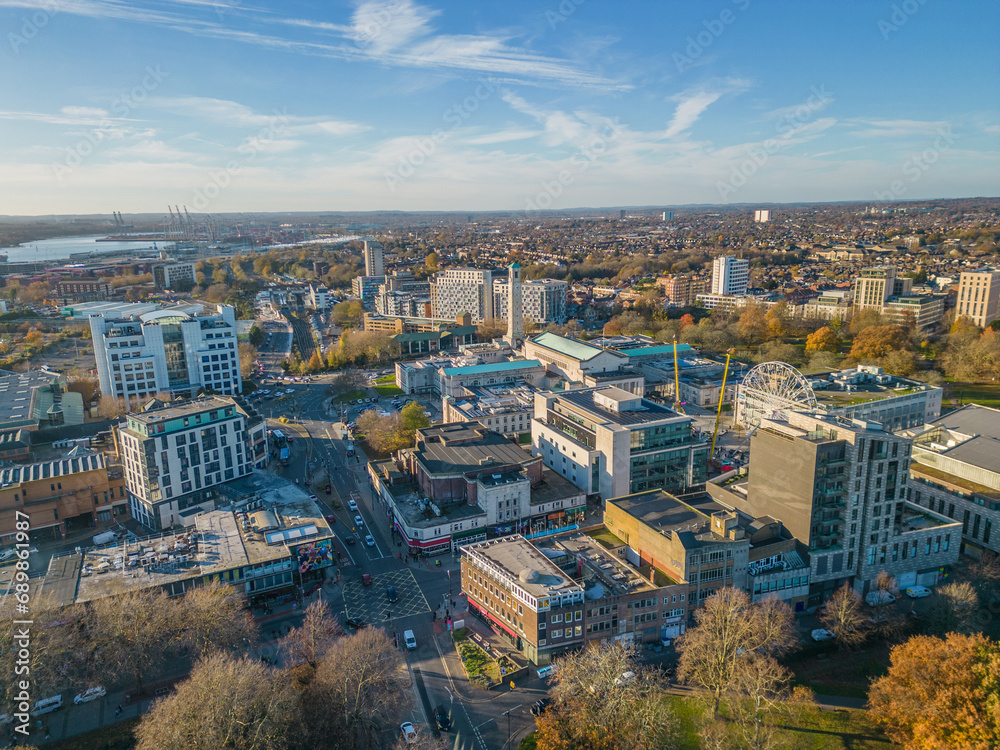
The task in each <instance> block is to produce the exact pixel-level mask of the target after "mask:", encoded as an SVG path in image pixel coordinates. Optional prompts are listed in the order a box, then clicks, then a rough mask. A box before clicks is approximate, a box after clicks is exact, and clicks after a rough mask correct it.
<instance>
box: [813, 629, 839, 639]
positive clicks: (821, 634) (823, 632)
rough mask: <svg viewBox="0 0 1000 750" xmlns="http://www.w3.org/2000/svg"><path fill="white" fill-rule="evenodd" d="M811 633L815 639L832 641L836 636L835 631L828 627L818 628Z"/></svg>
mask: <svg viewBox="0 0 1000 750" xmlns="http://www.w3.org/2000/svg"><path fill="white" fill-rule="evenodd" d="M810 635H811V636H812V639H813V640H814V641H830V640H833V638H834V635H833V633H831V632H830V631H829V630H827V629H826V628H816V629H815V630H813V631H812V633H810Z"/></svg>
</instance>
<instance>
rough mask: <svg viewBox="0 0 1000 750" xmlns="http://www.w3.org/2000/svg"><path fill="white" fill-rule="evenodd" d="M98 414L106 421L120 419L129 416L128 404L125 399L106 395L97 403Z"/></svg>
mask: <svg viewBox="0 0 1000 750" xmlns="http://www.w3.org/2000/svg"><path fill="white" fill-rule="evenodd" d="M97 413H98V414H100V415H101V416H102V417H104V418H105V419H118V418H119V417H123V416H125V415H126V414H128V404H126V403H125V399H122V398H115V397H114V396H110V395H104V396H101V399H100V401H98V402H97Z"/></svg>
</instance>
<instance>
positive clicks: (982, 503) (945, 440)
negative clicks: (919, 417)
mask: <svg viewBox="0 0 1000 750" xmlns="http://www.w3.org/2000/svg"><path fill="white" fill-rule="evenodd" d="M906 434H907V435H908V436H911V437H912V438H913V457H912V461H911V462H910V483H909V488H908V490H909V499H910V500H911V501H912V502H913V503H914V505H919V506H922V507H925V508H927V509H928V510H931V511H936V512H937V513H940V514H942V515H944V516H947V517H948V518H950V519H952V520H954V521H957V522H960V523H961V524H962V552H964V553H965V554H967V555H969V556H971V557H976V558H979V557H981V556H982V554H983V553H984V552H990V553H993V554H1000V410H997V409H990V408H987V407H985V406H979V405H977V404H968V405H967V406H963V407H961V408H960V409H955V410H954V411H951V412H948V413H947V414H945V415H944V416H942V417H940V418H938V419H935V420H933V421H931V422H928V423H927V424H924V425H921V426H920V427H917V428H914V429H913V430H910V431H908V432H907V433H906ZM994 529H996V530H994Z"/></svg>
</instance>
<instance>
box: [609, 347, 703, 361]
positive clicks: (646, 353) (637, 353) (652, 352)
mask: <svg viewBox="0 0 1000 750" xmlns="http://www.w3.org/2000/svg"><path fill="white" fill-rule="evenodd" d="M689 351H691V345H690V344H678V345H677V355H678V356H680V355H681V354H682V353H684V352H689ZM625 354H627V355H628V356H629V359H632V358H634V357H660V356H662V355H664V354H669V355H670V356H671V357H672V356H674V345H673V344H664V345H663V346H641V347H638V348H635V349H628V350H626V351H625Z"/></svg>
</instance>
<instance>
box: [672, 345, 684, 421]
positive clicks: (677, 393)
mask: <svg viewBox="0 0 1000 750" xmlns="http://www.w3.org/2000/svg"><path fill="white" fill-rule="evenodd" d="M674 411H676V412H678V413H680V414H684V410H683V409H682V408H681V378H680V367H678V365H677V336H674Z"/></svg>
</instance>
